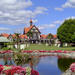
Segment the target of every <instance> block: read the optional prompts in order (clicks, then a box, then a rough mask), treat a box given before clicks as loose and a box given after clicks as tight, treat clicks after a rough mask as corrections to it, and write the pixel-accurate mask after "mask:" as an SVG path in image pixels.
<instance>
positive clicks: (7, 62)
mask: <svg viewBox="0 0 75 75" xmlns="http://www.w3.org/2000/svg"><path fill="white" fill-rule="evenodd" d="M0 62H2V65H13V64H14V62H13V60H12V59H11V57H10V56H9V55H6V54H5V55H3V56H2V57H0Z"/></svg>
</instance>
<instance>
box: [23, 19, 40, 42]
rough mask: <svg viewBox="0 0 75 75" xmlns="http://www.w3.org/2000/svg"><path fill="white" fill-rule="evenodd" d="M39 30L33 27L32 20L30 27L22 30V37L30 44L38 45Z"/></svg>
mask: <svg viewBox="0 0 75 75" xmlns="http://www.w3.org/2000/svg"><path fill="white" fill-rule="evenodd" d="M40 34H41V32H40V30H39V29H38V28H37V27H36V26H35V25H33V22H32V20H30V26H29V27H27V28H26V27H25V28H24V33H23V35H27V36H28V39H29V41H30V42H31V43H38V42H39V41H40Z"/></svg>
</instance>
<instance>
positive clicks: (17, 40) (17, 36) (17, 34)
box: [15, 33, 20, 49]
mask: <svg viewBox="0 0 75 75" xmlns="http://www.w3.org/2000/svg"><path fill="white" fill-rule="evenodd" d="M19 35H20V34H19V33H15V39H16V40H15V42H16V43H17V49H19V42H20V38H19Z"/></svg>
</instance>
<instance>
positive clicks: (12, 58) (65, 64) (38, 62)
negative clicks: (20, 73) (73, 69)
mask: <svg viewBox="0 0 75 75" xmlns="http://www.w3.org/2000/svg"><path fill="white" fill-rule="evenodd" d="M73 62H75V59H71V58H58V57H57V56H45V57H44V56H38V55H30V54H22V53H14V54H13V55H9V54H6V55H0V64H2V65H17V66H18V65H19V66H22V67H25V66H30V67H31V68H33V69H37V71H38V72H39V73H40V75H61V73H62V72H65V71H66V70H67V69H68V68H69V66H70V64H71V63H73Z"/></svg>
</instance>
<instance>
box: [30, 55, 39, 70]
mask: <svg viewBox="0 0 75 75" xmlns="http://www.w3.org/2000/svg"><path fill="white" fill-rule="evenodd" d="M39 61H40V58H39V56H31V60H30V62H29V64H30V67H31V68H33V69H37V64H38V63H39Z"/></svg>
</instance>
